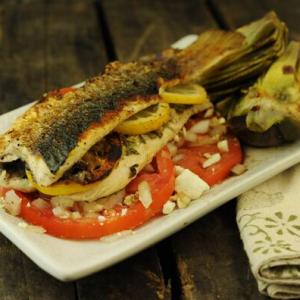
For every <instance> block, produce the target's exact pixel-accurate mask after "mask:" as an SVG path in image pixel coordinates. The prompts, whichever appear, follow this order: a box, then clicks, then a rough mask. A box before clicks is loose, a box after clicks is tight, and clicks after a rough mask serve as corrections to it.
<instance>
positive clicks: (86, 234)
mask: <svg viewBox="0 0 300 300" xmlns="http://www.w3.org/2000/svg"><path fill="white" fill-rule="evenodd" d="M156 164H157V168H158V172H157V173H155V174H151V180H149V181H148V180H147V181H148V182H149V185H150V187H151V194H152V199H153V202H152V204H151V205H150V207H149V208H145V207H144V206H143V205H142V203H141V202H140V201H137V202H136V203H134V204H133V205H131V206H129V207H127V206H123V205H118V206H117V207H116V208H115V210H114V211H113V212H109V211H108V212H107V213H106V214H105V221H104V222H99V220H98V219H96V218H81V219H62V218H58V217H56V216H55V215H54V214H53V212H52V209H51V207H50V206H49V207H47V206H46V207H45V208H43V209H39V208H37V207H35V206H33V205H30V202H31V200H32V199H31V197H30V195H26V194H24V193H21V192H16V193H17V194H18V195H19V197H20V198H21V199H22V204H21V213H20V216H21V217H22V218H23V219H24V220H26V221H27V222H29V223H31V224H33V225H38V226H42V227H43V228H44V229H45V230H46V232H47V233H48V234H50V235H53V236H56V237H60V238H68V239H96V238H100V237H102V236H105V235H108V234H112V233H116V232H120V231H123V230H128V229H133V228H135V227H137V226H140V225H142V224H144V223H145V222H146V221H147V220H149V219H150V218H152V217H154V216H155V215H157V214H159V213H160V212H161V210H162V207H163V205H164V204H165V202H166V201H167V200H168V199H169V198H170V196H171V195H172V193H173V191H174V182H175V174H174V165H173V162H172V160H171V156H170V153H169V152H168V150H167V149H166V148H164V149H163V150H161V151H160V152H159V153H158V154H157V155H156ZM139 180H140V179H139V176H138V177H137V178H136V179H135V181H136V182H139ZM143 180H144V179H143ZM133 186H134V185H133ZM5 192H6V190H2V194H4V193H5ZM0 193H1V190H0ZM123 208H125V209H127V213H126V214H125V215H123V214H121V211H122V209H123Z"/></svg>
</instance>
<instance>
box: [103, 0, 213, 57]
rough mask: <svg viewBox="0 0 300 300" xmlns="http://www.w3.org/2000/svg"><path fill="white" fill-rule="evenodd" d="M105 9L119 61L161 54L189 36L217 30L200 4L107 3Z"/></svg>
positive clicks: (201, 2)
mask: <svg viewBox="0 0 300 300" xmlns="http://www.w3.org/2000/svg"><path fill="white" fill-rule="evenodd" d="M102 7H103V9H104V16H105V18H106V21H107V23H108V27H109V31H110V36H111V39H112V41H113V45H114V47H115V52H116V53H117V56H118V58H119V59H120V60H126V61H128V60H132V59H135V58H137V57H139V56H141V55H145V54H149V53H157V52H160V51H161V50H162V49H165V48H168V47H169V46H170V44H172V43H173V42H175V41H176V40H177V39H179V38H181V37H182V36H184V35H186V34H191V33H199V32H200V31H202V30H203V29H204V28H207V27H213V26H215V25H214V24H215V23H214V21H213V19H212V18H211V16H210V14H209V13H208V10H207V9H206V6H205V3H204V1H201V0H200V1H181V0H174V1H159V0H154V1H147V0H141V1H134V0H130V1H122V0H114V1H109V0H104V1H102Z"/></svg>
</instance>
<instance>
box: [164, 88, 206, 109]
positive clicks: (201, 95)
mask: <svg viewBox="0 0 300 300" xmlns="http://www.w3.org/2000/svg"><path fill="white" fill-rule="evenodd" d="M159 95H160V96H161V98H162V99H163V102H166V103H174V104H202V103H205V102H207V101H208V97H207V93H206V91H205V89H204V88H203V87H202V86H201V85H198V84H195V83H194V84H193V83H191V84H185V85H176V86H172V87H166V86H161V87H160V89H159Z"/></svg>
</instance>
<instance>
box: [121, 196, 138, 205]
mask: <svg viewBox="0 0 300 300" xmlns="http://www.w3.org/2000/svg"><path fill="white" fill-rule="evenodd" d="M136 200H137V199H136V196H135V194H129V195H127V196H126V197H125V198H124V200H123V203H124V204H126V205H128V206H130V205H132V204H133V203H134V202H136Z"/></svg>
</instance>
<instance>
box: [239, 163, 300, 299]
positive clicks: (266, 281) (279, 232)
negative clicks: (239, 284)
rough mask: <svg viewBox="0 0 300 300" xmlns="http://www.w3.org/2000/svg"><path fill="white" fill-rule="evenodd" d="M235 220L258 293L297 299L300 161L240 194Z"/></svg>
mask: <svg viewBox="0 0 300 300" xmlns="http://www.w3.org/2000/svg"><path fill="white" fill-rule="evenodd" d="M237 223H238V227H239V230H240V234H241V239H242V241H243V243H244V248H245V251H246V253H247V255H248V258H249V262H250V267H251V270H252V272H253V274H254V276H255V278H256V280H257V282H258V288H259V290H260V292H261V293H263V294H266V295H268V296H270V297H272V298H276V299H296V298H300V164H299V165H297V166H295V167H293V168H291V169H289V170H287V171H285V172H283V173H281V174H279V175H277V176H276V177H274V178H272V179H271V180H269V181H267V182H265V183H263V184H261V185H260V186H257V187H255V188H254V189H252V190H250V191H248V192H246V193H244V194H243V195H242V196H240V197H239V200H238V205H237Z"/></svg>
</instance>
